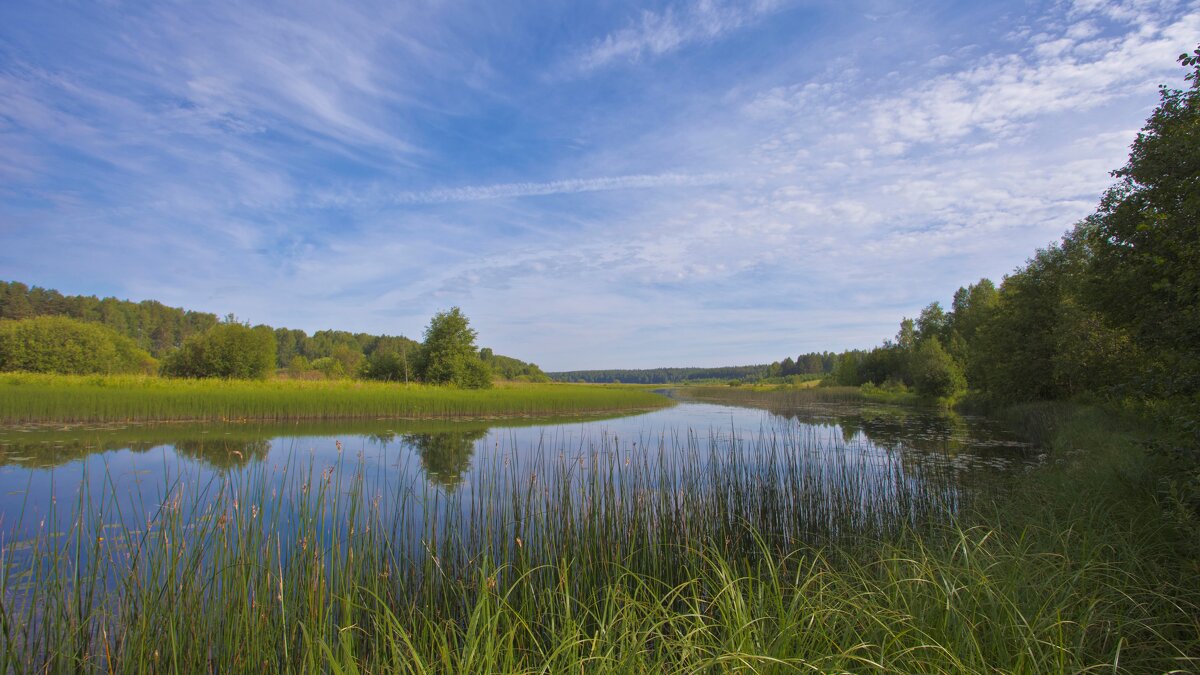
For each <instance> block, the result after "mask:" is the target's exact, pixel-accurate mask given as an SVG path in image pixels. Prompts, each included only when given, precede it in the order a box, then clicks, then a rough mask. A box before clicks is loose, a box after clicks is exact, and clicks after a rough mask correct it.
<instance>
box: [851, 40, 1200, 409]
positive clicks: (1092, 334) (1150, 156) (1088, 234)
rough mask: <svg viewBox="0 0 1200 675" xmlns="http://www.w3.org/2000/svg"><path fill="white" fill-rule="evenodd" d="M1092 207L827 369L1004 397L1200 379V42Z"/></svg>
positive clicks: (1195, 385)
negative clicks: (992, 276) (1003, 272)
mask: <svg viewBox="0 0 1200 675" xmlns="http://www.w3.org/2000/svg"><path fill="white" fill-rule="evenodd" d="M1179 61H1180V63H1181V64H1182V65H1183V66H1184V67H1186V68H1188V69H1189V72H1188V74H1187V78H1186V79H1187V80H1188V81H1189V82H1190V86H1189V87H1188V88H1186V89H1174V88H1169V87H1166V86H1163V87H1161V88H1160V92H1159V93H1160V101H1159V105H1158V107H1157V108H1156V109H1155V110H1154V112H1153V113H1152V114H1151V116H1150V118H1149V119H1148V120H1147V122H1146V125H1145V126H1144V127H1143V128H1142V130H1141V132H1140V133H1139V134H1138V136H1137V139H1136V140H1135V141H1134V143H1133V145H1132V146H1131V151H1130V155H1129V159H1128V161H1127V163H1126V164H1125V166H1123V167H1122V168H1120V169H1118V170H1116V171H1114V172H1113V173H1112V175H1113V176H1114V177H1115V178H1116V179H1117V182H1116V184H1115V185H1113V186H1112V187H1111V188H1110V189H1108V190H1107V191H1106V192H1105V193H1104V195H1103V196H1102V197H1101V199H1100V203H1099V206H1098V208H1097V209H1096V211H1095V212H1094V213H1093V214H1092V215H1090V216H1088V217H1087V218H1085V219H1084V220H1083V221H1081V222H1079V223H1078V224H1076V225H1075V227H1074V228H1073V229H1072V230H1071V231H1069V232H1067V233H1066V234H1065V235H1064V236H1063V237H1062V239H1061V241H1059V242H1057V243H1054V244H1052V245H1050V246H1047V247H1046V248H1044V249H1040V250H1038V251H1037V252H1036V253H1035V254H1034V255H1033V257H1031V258H1030V259H1029V260H1028V261H1026V263H1025V264H1024V265H1023V266H1021V267H1018V268H1017V269H1016V270H1014V271H1013V272H1012V273H1011V274H1009V275H1007V276H1005V277H1004V279H1003V280H1002V281H1001V283H1000V285H999V286H998V287H997V286H996V285H995V284H993V283H992V282H991V281H990V280H988V279H981V280H979V281H978V282H977V283H975V284H972V285H969V286H966V287H963V288H959V289H958V291H957V292H956V293H955V294H954V298H953V300H952V302H951V305H950V307H949V308H948V309H947V308H943V307H942V306H941V304H940V303H938V302H933V303H930V304H929V305H928V306H926V307H925V308H924V309H923V310H922V311H921V313H920V315H919V316H918V317H917V318H916V319H908V318H906V319H904V320H903V321H902V322H901V323H900V328H899V331H898V332H897V334H896V336H895V337H894V338H893V339H890V340H887V341H885V342H884V344H883V345H881V346H879V347H876V348H874V349H871V350H857V351H848V352H845V353H843V354H841V355H840V356H839V358H838V359H837V363H836V365H835V368H834V369H833V372H832V374H831V375H830V377H829V381H830V382H833V383H836V384H843V385H862V384H867V383H870V384H872V385H877V386H881V387H889V386H891V387H895V388H901V387H904V388H908V387H911V388H913V389H915V390H916V391H917V392H918V393H920V394H923V395H926V396H939V397H947V396H955V395H957V394H958V393H960V392H962V391H964V390H967V389H970V390H972V391H974V392H977V393H978V394H979V395H981V396H984V397H986V398H988V399H992V400H995V401H997V402H1003V403H1012V402H1021V401H1031V400H1052V399H1064V398H1070V397H1074V396H1078V395H1080V394H1096V395H1101V396H1106V397H1114V396H1115V397H1119V398H1130V397H1132V398H1135V399H1141V400H1173V401H1177V402H1187V401H1189V400H1190V401H1191V403H1190V405H1192V406H1193V407H1194V406H1195V400H1196V398H1195V397H1196V396H1197V394H1198V393H1200V48H1197V49H1196V51H1195V52H1193V53H1192V54H1183V55H1181V56H1180V57H1179Z"/></svg>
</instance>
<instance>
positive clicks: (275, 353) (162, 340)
mask: <svg viewBox="0 0 1200 675" xmlns="http://www.w3.org/2000/svg"><path fill="white" fill-rule="evenodd" d="M452 313H453V312H452ZM460 330H470V329H469V328H467V327H466V326H465V325H463V326H461V327H460ZM17 333H19V334H20V335H21V336H22V337H21V339H19V340H18V339H16V334H17ZM460 337H469V338H470V339H469V343H470V345H471V346H472V349H474V339H475V336H474V331H471V335H470V336H465V335H460ZM16 343H20V344H24V345H30V344H33V343H36V344H55V345H57V347H56V349H54V350H53V356H47V354H50V352H44V351H42V350H38V355H39V356H38V359H40V360H36V359H35V360H31V358H32V356H31V355H29V354H26V356H25V357H23V358H18V357H16V356H15V355H14V353H13V349H14V348H15V347H14V344H16ZM217 343H224V344H226V345H231V344H233V343H238V344H240V345H242V347H244V348H238V349H235V350H234V351H236V352H238V353H239V354H240V355H241V356H238V357H237V358H236V359H228V360H227V361H229V360H235V361H238V363H223V364H213V363H211V358H210V359H208V360H207V361H206V360H205V357H204V356H203V354H204V353H207V354H208V355H209V356H210V357H211V356H212V355H213V354H214V353H216V351H217V350H215V349H213V346H214V345H215V344H217ZM205 345H208V347H209V348H208V349H202V347H203V346H205ZM421 348H422V343H420V342H417V341H415V340H412V339H410V338H407V337H404V336H391V335H371V334H368V333H351V332H348V331H341V330H321V331H316V332H315V333H313V334H312V335H309V334H308V333H307V332H305V331H303V330H299V329H291V328H272V327H270V326H263V325H260V326H255V327H253V328H251V327H249V326H246V325H244V324H242V323H241V322H239V321H238V320H237V318H236V317H234V316H233V315H227V316H225V317H223V318H218V317H217V316H216V315H215V314H210V313H206V312H195V311H190V310H185V309H180V308H175V307H168V306H166V305H164V304H162V303H161V302H157V301H154V300H146V301H142V302H131V301H128V300H118V299H116V298H111V297H110V298H104V299H100V298H97V297H95V296H88V295H63V294H62V293H60V292H59V291H57V290H53V289H45V288H40V287H37V286H32V287H31V286H28V285H26V284H24V283H21V282H18V281H9V282H5V281H0V370H30V371H39V372H57V373H76V374H79V373H88V372H100V373H131V372H132V373H136V372H156V371H158V370H161V371H162V373H163V374H165V375H177V376H184V377H196V376H202V375H204V374H211V375H216V376H222V377H234V376H239V377H251V378H258V377H265V376H267V375H268V374H274V373H276V371H278V373H279V375H280V376H283V377H289V378H293V379H341V378H348V377H361V378H364V379H373V380H388V381H417V380H420V379H422V374H421V370H422V367H423V364H422V363H421V359H422V350H421ZM225 351H228V350H225ZM68 352H69V353H70V354H72V355H71V356H63V354H64V353H68ZM117 355H120V357H119V358H118V356H117ZM476 355H477V357H478V360H479V361H480V362H482V363H483V364H484V365H486V366H487V370H488V371H489V372H490V373H491V374H493V375H495V376H497V377H500V378H502V379H506V380H524V381H533V382H544V381H547V380H548V378H547V377H546V375H545V374H544V373H543V372H542V371H541V369H540V368H538V367H537V366H536V365H535V364H532V363H526V362H524V361H521V360H519V359H515V358H511V357H508V356H503V355H500V354H495V353H494V352H493V351H492V350H491V349H489V348H486V347H485V348H483V349H479V350H478V351H477V354H476ZM46 359H49V360H46ZM478 379H479V378H478V377H476V380H477V381H478Z"/></svg>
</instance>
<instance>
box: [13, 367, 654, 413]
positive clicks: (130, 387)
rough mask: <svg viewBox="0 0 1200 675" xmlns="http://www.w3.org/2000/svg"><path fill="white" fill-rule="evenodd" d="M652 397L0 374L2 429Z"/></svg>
mask: <svg viewBox="0 0 1200 675" xmlns="http://www.w3.org/2000/svg"><path fill="white" fill-rule="evenodd" d="M667 405H670V401H669V400H667V399H665V398H664V397H662V396H658V395H656V394H653V393H650V392H645V391H636V390H630V389H612V388H603V387H588V386H582V385H566V384H523V383H504V384H501V385H499V386H497V387H495V388H493V389H482V390H481V389H452V388H447V387H434V386H422V385H401V384H395V383H381V382H362V381H319V382H308V381H300V380H274V381H252V380H216V379H208V380H185V379H167V378H158V377H150V376H106V375H97V376H71V375H41V374H3V375H0V423H7V424H13V423H25V422H113V421H133V420H136V421H163V420H214V421H215V420H241V419H251V420H313V419H375V418H389V419H449V418H455V419H463V418H473V419H485V418H493V417H501V416H506V417H515V416H536V417H547V416H561V415H572V414H581V413H598V412H613V411H631V410H649V409H653V408H660V407H664V406H667Z"/></svg>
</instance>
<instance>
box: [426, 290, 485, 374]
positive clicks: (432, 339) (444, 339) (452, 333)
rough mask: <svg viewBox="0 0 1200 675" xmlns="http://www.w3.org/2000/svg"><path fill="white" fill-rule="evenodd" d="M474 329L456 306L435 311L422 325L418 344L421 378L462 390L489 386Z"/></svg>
mask: <svg viewBox="0 0 1200 675" xmlns="http://www.w3.org/2000/svg"><path fill="white" fill-rule="evenodd" d="M475 335H476V333H475V329H473V328H471V326H470V321H469V320H468V319H467V317H466V315H464V314H463V313H462V310H460V309H459V308H457V307H452V308H451V309H450V310H449V311H447V312H438V313H437V314H435V315H434V316H433V318H432V319H430V321H429V326H428V327H426V328H425V341H424V342H423V343H422V344H421V353H420V371H421V380H422V381H424V382H428V383H430V384H448V385H451V386H455V387H461V388H463V389H480V388H487V387H490V386H492V371H491V369H490V368H488V366H487V364H486V363H484V362H483V359H481V358H480V357H479V350H478V349H477V348H476V347H475Z"/></svg>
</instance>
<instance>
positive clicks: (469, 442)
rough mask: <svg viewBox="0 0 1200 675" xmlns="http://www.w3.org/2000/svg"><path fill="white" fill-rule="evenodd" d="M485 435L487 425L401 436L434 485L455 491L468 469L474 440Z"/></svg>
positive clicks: (472, 453)
mask: <svg viewBox="0 0 1200 675" xmlns="http://www.w3.org/2000/svg"><path fill="white" fill-rule="evenodd" d="M486 435H487V428H483V429H464V430H462V431H445V432H439V433H430V434H405V435H404V436H403V437H402V438H403V440H404V442H405V443H408V444H409V445H411V446H412V447H413V449H414V450H416V451H417V456H418V457H420V458H421V468H422V469H424V470H425V475H426V476H427V477H428V478H429V480H430V481H431V482H433V483H434V484H436V485H438V486H440V487H442V488H444V489H446V490H454V489H455V488H457V487H458V485H459V484H460V483H462V479H463V474H464V473H466V471H467V469H469V468H471V457H472V456H473V455H474V454H475V442H476V441H478V440H479V439H481V438H483V437H484V436H486Z"/></svg>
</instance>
